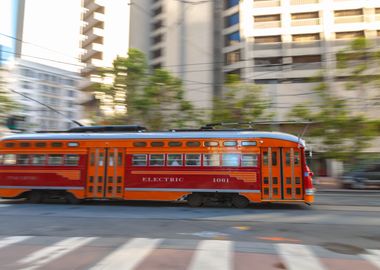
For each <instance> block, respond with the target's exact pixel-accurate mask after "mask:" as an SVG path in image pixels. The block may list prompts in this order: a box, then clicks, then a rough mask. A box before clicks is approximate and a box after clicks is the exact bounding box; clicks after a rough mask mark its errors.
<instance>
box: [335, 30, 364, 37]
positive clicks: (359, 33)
mask: <svg viewBox="0 0 380 270" xmlns="http://www.w3.org/2000/svg"><path fill="white" fill-rule="evenodd" d="M364 36H365V35H364V31H352V32H338V33H335V38H336V39H354V38H359V37H364Z"/></svg>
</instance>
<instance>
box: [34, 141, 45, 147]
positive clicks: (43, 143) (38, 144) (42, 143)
mask: <svg viewBox="0 0 380 270" xmlns="http://www.w3.org/2000/svg"><path fill="white" fill-rule="evenodd" d="M35 146H36V147H40V148H43V147H46V143H45V142H36V144H35Z"/></svg>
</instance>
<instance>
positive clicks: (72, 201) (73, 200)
mask: <svg viewBox="0 0 380 270" xmlns="http://www.w3.org/2000/svg"><path fill="white" fill-rule="evenodd" d="M65 200H66V202H67V203H69V204H80V203H81V200H80V199H78V198H77V197H75V196H74V195H73V194H71V193H66V195H65Z"/></svg>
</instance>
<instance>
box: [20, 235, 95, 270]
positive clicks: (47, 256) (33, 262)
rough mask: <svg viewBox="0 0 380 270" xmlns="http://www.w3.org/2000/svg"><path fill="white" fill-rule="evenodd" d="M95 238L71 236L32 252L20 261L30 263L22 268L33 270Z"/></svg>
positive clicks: (23, 269)
mask: <svg viewBox="0 0 380 270" xmlns="http://www.w3.org/2000/svg"><path fill="white" fill-rule="evenodd" d="M95 239H96V237H70V238H68V239H65V240H63V241H60V242H58V243H55V244H53V245H52V246H49V247H46V248H43V249H40V250H38V251H36V252H34V253H32V254H30V255H29V256H27V257H26V258H24V259H22V260H20V261H18V264H24V265H25V264H28V265H27V266H25V267H24V268H22V270H33V269H36V268H39V267H41V266H43V265H45V264H47V263H49V262H51V261H53V260H55V259H57V258H59V257H62V256H63V255H66V254H67V253H69V252H71V251H73V250H74V249H77V248H79V247H81V246H83V245H85V244H87V243H89V242H91V241H93V240H95Z"/></svg>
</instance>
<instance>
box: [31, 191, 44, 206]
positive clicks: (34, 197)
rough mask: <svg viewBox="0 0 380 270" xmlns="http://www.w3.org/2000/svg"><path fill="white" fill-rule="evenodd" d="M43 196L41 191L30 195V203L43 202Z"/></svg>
mask: <svg viewBox="0 0 380 270" xmlns="http://www.w3.org/2000/svg"><path fill="white" fill-rule="evenodd" d="M42 199H43V194H42V192H39V191H32V192H30V193H29V196H28V201H29V202H30V203H40V202H42Z"/></svg>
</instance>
